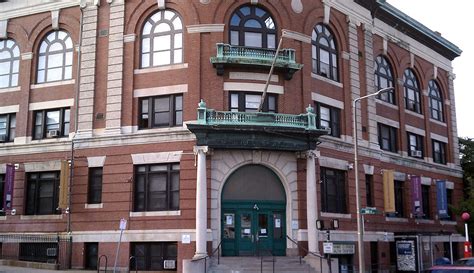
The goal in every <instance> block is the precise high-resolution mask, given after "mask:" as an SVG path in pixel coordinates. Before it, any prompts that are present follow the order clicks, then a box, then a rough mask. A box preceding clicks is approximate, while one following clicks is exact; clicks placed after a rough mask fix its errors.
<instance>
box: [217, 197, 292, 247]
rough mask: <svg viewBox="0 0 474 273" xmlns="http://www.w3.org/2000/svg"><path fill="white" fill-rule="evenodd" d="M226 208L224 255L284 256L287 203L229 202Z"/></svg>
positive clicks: (223, 231) (224, 210) (224, 218)
mask: <svg viewBox="0 0 474 273" xmlns="http://www.w3.org/2000/svg"><path fill="white" fill-rule="evenodd" d="M225 207H226V209H223V213H222V255H223V256H253V255H275V256H284V255H285V249H286V245H285V241H286V240H285V239H286V233H285V212H284V204H274V203H273V204H272V203H247V202H245V203H244V202H238V203H237V202H228V203H225ZM253 207H257V208H258V209H254V208H253ZM249 208H251V209H249Z"/></svg>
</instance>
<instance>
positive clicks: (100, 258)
mask: <svg viewBox="0 0 474 273" xmlns="http://www.w3.org/2000/svg"><path fill="white" fill-rule="evenodd" d="M102 258H105V270H104V272H107V264H108V259H107V255H100V257H99V259H97V273H99V272H100V261H101V260H102Z"/></svg>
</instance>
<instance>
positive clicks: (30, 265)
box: [0, 260, 59, 270]
mask: <svg viewBox="0 0 474 273" xmlns="http://www.w3.org/2000/svg"><path fill="white" fill-rule="evenodd" d="M0 265H6V266H18V267H26V268H35V269H46V270H58V269H59V265H57V264H48V263H37V262H28V261H17V260H0Z"/></svg>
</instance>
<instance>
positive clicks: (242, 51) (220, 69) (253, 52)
mask: <svg viewBox="0 0 474 273" xmlns="http://www.w3.org/2000/svg"><path fill="white" fill-rule="evenodd" d="M216 46H217V55H216V56H215V57H211V63H212V64H213V65H214V67H215V68H216V71H217V75H219V76H222V75H223V74H224V67H226V66H238V65H247V66H253V67H268V69H270V67H271V65H272V62H273V58H274V57H275V53H276V49H268V48H253V47H245V46H233V45H229V44H223V43H218V44H216ZM302 67H303V65H302V64H299V63H296V57H295V50H294V49H282V50H280V52H279V53H278V57H277V59H276V63H275V69H276V70H282V71H284V72H285V79H286V80H291V78H292V77H293V74H294V73H295V72H296V71H298V70H300V69H301V68H302Z"/></svg>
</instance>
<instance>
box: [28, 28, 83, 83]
mask: <svg viewBox="0 0 474 273" xmlns="http://www.w3.org/2000/svg"><path fill="white" fill-rule="evenodd" d="M73 51H74V46H73V43H72V39H71V36H70V35H69V33H67V32H65V31H63V30H56V31H52V32H50V33H49V34H48V35H46V37H45V38H44V39H43V41H41V44H40V47H39V50H38V69H37V74H36V82H37V83H45V82H54V81H62V80H69V79H72V58H73Z"/></svg>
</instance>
